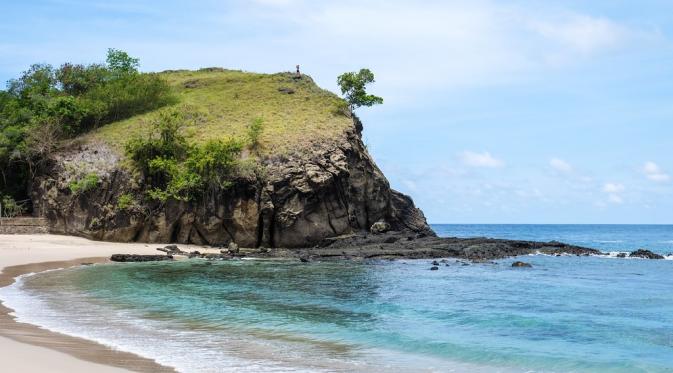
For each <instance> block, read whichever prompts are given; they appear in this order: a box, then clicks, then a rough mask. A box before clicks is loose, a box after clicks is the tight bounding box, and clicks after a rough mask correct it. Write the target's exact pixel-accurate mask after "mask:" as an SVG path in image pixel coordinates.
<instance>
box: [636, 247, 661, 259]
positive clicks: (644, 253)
mask: <svg viewBox="0 0 673 373" xmlns="http://www.w3.org/2000/svg"><path fill="white" fill-rule="evenodd" d="M629 258H643V259H664V257H663V256H662V255H659V254H655V253H653V252H651V251H650V250H644V249H640V250H636V251H634V252H632V253H631V254H629Z"/></svg>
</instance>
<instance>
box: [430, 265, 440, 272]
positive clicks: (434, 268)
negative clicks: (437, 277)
mask: <svg viewBox="0 0 673 373" xmlns="http://www.w3.org/2000/svg"><path fill="white" fill-rule="evenodd" d="M430 270H431V271H437V270H439V267H437V266H432V267H430Z"/></svg>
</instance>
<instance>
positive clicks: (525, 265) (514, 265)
mask: <svg viewBox="0 0 673 373" xmlns="http://www.w3.org/2000/svg"><path fill="white" fill-rule="evenodd" d="M512 267H520V268H531V267H533V266H532V265H531V264H530V263H526V262H519V261H516V262H514V263H512Z"/></svg>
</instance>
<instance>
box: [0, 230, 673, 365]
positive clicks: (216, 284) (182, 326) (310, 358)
mask: <svg viewBox="0 0 673 373" xmlns="http://www.w3.org/2000/svg"><path fill="white" fill-rule="evenodd" d="M433 228H434V229H435V231H436V232H437V233H438V234H439V235H441V236H456V237H473V236H486V237H496V238H509V239H525V240H542V241H549V240H558V241H563V242H568V243H572V244H577V245H584V246H589V247H595V248H599V249H601V250H603V251H610V252H615V253H616V252H622V251H632V250H635V249H638V248H647V249H650V250H652V251H655V252H658V253H662V254H668V253H670V252H672V251H673V226H670V225H669V226H667V225H652V226H645V225H434V226H433ZM667 259H673V256H670V255H669V256H668V257H667ZM514 260H515V259H514V258H511V259H503V260H497V261H495V262H494V263H483V264H474V263H472V264H467V263H463V262H460V261H456V260H453V259H449V260H446V261H445V262H443V263H441V264H442V265H441V266H440V268H439V270H437V271H430V270H429V268H430V266H431V261H430V260H396V261H374V262H365V263H362V262H350V261H341V262H311V263H299V262H295V261H282V260H236V261H222V262H207V261H204V260H196V259H194V260H188V261H181V262H173V263H166V262H155V263H127V264H105V265H94V266H82V267H77V268H71V269H64V270H53V271H47V272H42V273H38V274H31V275H25V276H22V277H21V278H20V279H19V281H17V282H16V283H15V284H14V285H12V286H9V287H6V288H3V289H0V299H2V301H3V302H4V303H5V305H6V306H8V307H10V308H12V309H14V310H15V311H16V312H15V313H16V316H17V318H18V320H19V321H22V322H29V323H33V324H36V325H40V326H42V327H44V328H47V329H50V330H54V331H58V332H62V333H66V334H70V335H74V336H79V337H83V338H87V339H91V340H94V341H98V342H100V343H103V344H106V345H109V346H112V347H114V348H118V349H123V350H126V351H130V352H134V353H137V354H139V355H142V356H145V357H149V358H152V359H155V360H157V361H158V362H159V363H161V364H164V365H168V366H172V367H175V368H176V369H178V370H179V371H184V372H245V371H248V372H280V371H282V372H287V371H291V372H303V371H307V372H320V371H326V372H332V371H336V372H354V371H355V372H629V373H631V372H673V291H672V289H673V260H645V259H620V258H615V257H614V256H611V257H573V256H563V257H550V256H543V255H531V256H526V257H525V258H523V259H522V258H517V259H516V260H524V261H526V262H529V263H531V264H532V265H533V267H532V268H512V267H511V263H512V262H513V261H514Z"/></svg>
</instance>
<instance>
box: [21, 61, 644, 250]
mask: <svg viewBox="0 0 673 373" xmlns="http://www.w3.org/2000/svg"><path fill="white" fill-rule="evenodd" d="M161 76H163V77H164V78H165V79H166V80H167V81H168V82H169V83H170V84H171V86H172V89H174V90H175V91H176V92H177V94H178V96H179V97H180V103H179V104H176V105H174V107H173V109H172V110H181V111H183V113H180V114H181V117H184V118H190V120H189V121H190V123H191V124H190V125H188V126H186V127H185V128H183V129H182V130H181V131H182V132H181V133H180V134H179V135H180V136H184V137H185V139H186V141H187V142H189V143H194V144H199V143H203V142H204V141H206V139H210V140H212V139H216V140H220V139H225V138H242V137H243V138H244V137H245V136H246V135H245V131H247V130H249V123H250V122H251V121H252V122H255V121H258V123H259V124H260V127H259V130H260V131H261V137H260V138H259V140H257V139H255V140H254V144H250V145H246V146H245V148H244V149H243V151H242V152H241V153H240V155H239V159H238V160H237V161H236V162H237V164H238V165H239V167H238V171H237V172H236V173H234V174H232V175H231V176H230V179H229V180H228V182H227V183H226V185H225V184H222V185H221V186H217V187H214V188H213V187H210V188H209V189H208V190H207V192H203V193H202V194H200V195H199V196H198V198H194V199H186V198H185V199H176V198H167V199H165V200H162V201H160V200H157V199H156V198H155V199H153V198H150V197H148V196H149V195H151V192H152V191H153V189H152V188H155V187H156V185H153V184H152V183H153V182H155V184H156V180H152V178H151V177H147V176H146V175H145V176H143V174H142V173H141V172H140V171H139V169H138V167H134V165H133V162H132V161H131V160H130V157H129V154H128V151H127V150H125V149H126V148H127V144H128V143H129V141H132V138H133V136H136V137H138V136H141V137H142V136H150V124H149V123H152V121H155V120H156V118H157V117H160V115H161V113H162V112H164V111H165V110H167V109H165V108H164V109H157V110H154V111H150V112H148V113H144V114H141V115H137V116H135V117H132V118H130V119H127V120H122V121H118V122H113V123H110V124H107V125H105V126H103V127H101V128H99V129H97V130H95V131H93V132H91V133H88V134H85V135H82V136H80V137H78V138H75V139H73V140H71V141H69V142H68V143H67V144H65V146H62V147H60V148H59V150H58V151H56V152H54V153H53V154H50V156H49V158H48V159H47V160H46V161H45V162H44V163H43V165H42V167H41V168H40V169H39V170H37V173H36V176H35V178H34V179H33V182H32V184H31V187H30V196H31V199H32V202H33V215H34V216H36V217H41V218H44V219H46V221H47V222H48V225H49V231H50V232H52V233H59V234H69V235H76V236H82V237H86V238H90V239H95V240H104V241H117V242H147V243H153V242H172V243H176V244H195V245H207V246H210V247H215V248H221V250H220V251H219V252H216V253H214V254H213V253H209V254H207V255H206V254H201V253H182V252H180V250H179V249H177V248H176V250H177V251H175V250H168V251H167V252H166V255H167V256H172V255H178V256H179V255H186V256H191V257H194V256H198V257H208V258H211V259H215V258H221V259H226V258H235V257H240V256H254V257H276V258H278V257H283V258H298V259H302V260H305V261H309V260H316V259H391V258H445V257H455V258H462V259H468V260H472V261H485V260H492V259H498V258H504V257H510V256H517V255H527V254H531V253H545V254H550V255H565V254H569V255H594V254H600V252H599V251H598V250H594V249H590V248H583V247H578V246H572V245H566V244H563V243H560V242H546V243H542V242H529V241H509V240H499V239H490V238H470V239H461V238H439V237H436V235H435V233H434V232H433V231H432V229H431V228H430V226H429V225H428V224H427V222H426V219H425V217H424V215H423V213H422V211H421V210H420V209H418V208H417V207H416V206H415V205H414V203H413V201H412V199H411V198H410V197H409V196H406V195H404V194H402V193H399V192H397V191H395V190H393V189H392V188H391V187H390V184H389V182H388V180H387V179H386V177H385V176H384V175H383V173H382V172H381V170H380V169H379V168H378V167H377V165H376V163H375V162H374V160H373V159H372V157H371V155H370V154H369V152H368V151H367V148H366V146H365V145H364V143H363V141H362V129H363V125H362V123H361V122H360V120H359V119H358V117H357V116H355V115H354V114H352V113H350V112H348V113H345V112H344V111H343V110H342V109H341V108H342V106H341V105H340V104H341V103H342V102H343V101H342V100H341V99H340V98H338V97H337V96H336V95H334V94H332V93H331V92H328V91H325V90H322V89H320V88H319V87H318V86H317V85H315V83H314V82H313V81H312V80H311V78H310V77H308V76H302V77H301V78H300V79H298V78H297V76H295V75H293V74H285V73H281V74H272V75H266V74H251V73H244V72H240V71H230V70H223V69H202V70H199V71H169V72H164V73H162V74H161ZM176 108H177V109H176ZM262 122H263V123H264V127H261V123H262ZM253 145H254V146H253ZM244 166H245V167H244ZM239 247H240V249H239ZM233 248H236V249H235V250H234V249H233ZM634 255H636V256H639V255H640V256H647V255H646V253H637V254H634ZM114 259H115V260H118V261H143V260H166V259H171V258H167V257H165V256H162V255H157V256H154V257H127V256H123V255H122V256H117V257H115V258H114Z"/></svg>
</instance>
